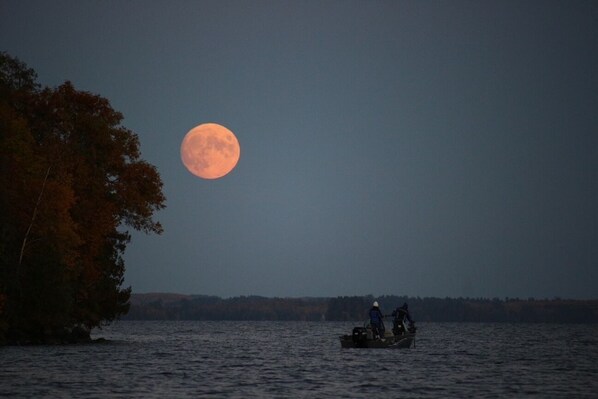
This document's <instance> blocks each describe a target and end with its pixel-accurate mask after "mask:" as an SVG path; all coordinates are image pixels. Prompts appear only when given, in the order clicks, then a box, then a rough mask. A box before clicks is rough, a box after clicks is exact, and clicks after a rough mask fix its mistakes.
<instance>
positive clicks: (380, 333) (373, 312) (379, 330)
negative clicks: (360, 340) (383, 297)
mask: <svg viewBox="0 0 598 399" xmlns="http://www.w3.org/2000/svg"><path fill="white" fill-rule="evenodd" d="M383 317H384V316H383V315H382V312H381V311H380V307H379V306H378V301H376V302H374V305H373V306H372V308H371V309H370V326H371V327H372V334H373V335H374V339H384V322H383V321H382V319H383Z"/></svg>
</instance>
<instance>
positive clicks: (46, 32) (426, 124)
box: [0, 0, 598, 298]
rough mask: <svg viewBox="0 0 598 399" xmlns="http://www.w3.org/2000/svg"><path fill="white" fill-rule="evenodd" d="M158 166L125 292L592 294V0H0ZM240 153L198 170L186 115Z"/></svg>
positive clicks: (54, 71) (596, 18) (6, 38)
mask: <svg viewBox="0 0 598 399" xmlns="http://www.w3.org/2000/svg"><path fill="white" fill-rule="evenodd" d="M0 50H4V51H7V52H8V53H9V54H11V55H13V56H16V57H18V58H20V59H21V60H22V61H24V62H26V63H27V64H28V65H29V66H30V67H32V68H33V69H35V70H36V71H37V72H38V75H39V80H40V82H41V83H43V84H46V85H50V86H55V85H58V84H60V83H62V82H63V81H65V80H70V81H72V82H73V84H74V85H75V87H77V88H78V89H81V90H87V91H91V92H94V93H97V94H100V95H102V96H104V97H106V98H108V99H109V100H110V101H111V104H112V106H113V107H114V108H115V109H116V110H118V111H121V112H122V113H123V114H124V116H125V120H124V125H125V126H126V127H128V128H130V129H131V130H133V131H135V132H136V133H137V134H138V135H139V137H140V140H141V144H142V148H141V149H142V153H143V157H144V158H145V159H146V160H147V161H149V162H150V163H152V164H154V165H155V166H156V167H157V168H158V169H159V171H160V173H161V176H162V179H163V181H164V191H165V194H166V196H167V199H168V202H167V205H168V208H167V209H166V210H164V211H162V212H160V213H159V214H158V215H157V219H158V220H160V221H161V222H162V223H163V225H164V227H165V230H166V231H165V233H164V234H163V235H162V236H149V237H148V236H144V235H143V234H137V233H136V234H134V236H133V241H132V243H131V244H130V245H129V248H128V249H127V254H126V262H127V263H126V264H127V271H126V284H127V285H132V287H133V290H134V291H135V292H149V291H170V292H180V293H193V294H215V295H220V296H237V295H250V294H256V295H264V296H336V295H361V294H373V295H381V294H397V295H412V296H418V295H419V296H475V297H477V296H484V297H494V296H498V297H505V296H509V297H516V296H518V297H523V298H527V297H529V296H534V297H542V298H543V297H554V296H561V297H567V298H598V283H597V282H598V206H597V205H598V3H597V2H595V1H560V2H551V1H344V0H343V1H299V0H297V1H220V0H219V1H213V2H212V1H210V2H208V1H52V2H48V1H22V0H19V1H16V0H15V1H12V0H11V1H7V0H3V1H2V2H1V3H0ZM204 122H216V123H220V124H223V125H225V126H226V127H228V128H229V129H231V130H232V131H233V132H235V134H236V135H237V137H238V139H239V142H240V144H241V159H240V161H239V164H238V165H237V168H236V169H235V170H234V171H233V172H232V173H231V174H229V175H227V176H226V177H224V178H222V179H219V180H215V181H209V180H201V179H198V178H196V177H194V176H193V175H191V174H190V173H189V172H187V170H186V169H185V168H184V166H183V165H182V163H181V160H180V156H179V147H180V143H181V140H182V139H183V137H184V135H185V134H186V133H187V131H188V130H190V129H191V128H192V127H194V126H195V125H197V124H200V123H204Z"/></svg>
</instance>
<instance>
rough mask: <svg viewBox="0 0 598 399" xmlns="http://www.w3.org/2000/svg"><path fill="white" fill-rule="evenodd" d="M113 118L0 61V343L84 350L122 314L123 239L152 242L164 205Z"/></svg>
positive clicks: (93, 102) (135, 144) (131, 138)
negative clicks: (142, 237) (134, 234)
mask: <svg viewBox="0 0 598 399" xmlns="http://www.w3.org/2000/svg"><path fill="white" fill-rule="evenodd" d="M122 120H123V115H122V114H121V113H119V112H117V111H115V110H114V109H112V107H111V106H110V103H109V101H108V100H107V99H105V98H102V97H100V96H99V95H95V94H92V93H89V92H85V91H80V90H77V89H75V87H74V86H73V85H72V84H71V83H70V82H68V81H67V82H65V83H63V84H62V85H60V86H58V87H56V88H49V87H42V86H41V85H40V84H39V83H38V82H37V74H36V72H35V71H34V70H33V69H30V68H28V67H27V65H26V64H25V63H23V62H21V61H20V60H18V59H17V58H14V57H11V56H10V55H8V54H6V53H0V179H1V180H0V187H1V191H0V342H7V343H21V344H23V343H60V342H75V341H81V340H88V339H89V332H90V331H91V329H92V328H94V327H97V326H100V325H102V324H103V323H107V322H110V321H112V320H114V319H116V318H118V317H119V316H120V315H122V314H124V313H126V312H127V310H128V307H129V302H128V301H129V296H130V293H131V289H130V288H125V287H123V275H124V270H125V265H124V261H123V258H122V255H123V253H124V251H125V248H126V246H127V244H128V243H129V241H130V234H129V232H128V230H127V229H128V228H132V229H135V230H141V231H144V232H146V233H158V234H160V233H161V232H162V227H161V225H160V224H159V223H158V222H156V221H154V220H153V219H152V216H153V214H154V213H155V212H156V211H158V210H160V209H162V208H164V206H165V197H164V195H163V193H162V181H161V179H160V175H159V173H158V171H157V169H156V168H155V167H154V166H153V165H150V164H149V163H147V162H145V161H144V160H142V159H141V158H140V150H139V138H138V136H137V135H136V134H135V133H134V132H132V131H130V130H128V129H126V128H125V127H123V126H122V125H121V122H122Z"/></svg>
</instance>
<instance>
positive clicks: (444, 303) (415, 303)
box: [123, 293, 598, 323]
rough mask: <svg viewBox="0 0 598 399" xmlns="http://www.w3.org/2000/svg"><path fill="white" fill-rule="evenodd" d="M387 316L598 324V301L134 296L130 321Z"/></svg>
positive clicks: (284, 319)
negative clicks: (376, 312) (376, 309)
mask: <svg viewBox="0 0 598 399" xmlns="http://www.w3.org/2000/svg"><path fill="white" fill-rule="evenodd" d="M374 300H376V301H378V302H379V303H380V307H381V309H382V311H383V313H384V314H385V315H389V314H390V313H391V312H392V311H393V310H394V309H395V308H397V307H399V306H401V305H402V304H403V303H408V304H409V309H410V312H411V315H412V316H413V318H414V319H415V320H418V321H426V322H427V321H429V322H529V323H598V300H570V299H560V298H553V299H534V298H528V299H519V298H505V299H499V298H493V299H486V298H448V297H447V298H434V297H425V298H420V297H408V296H397V295H382V296H379V297H374V296H372V295H365V296H339V297H333V298H267V297H261V296H239V297H233V298H220V297H217V296H208V295H180V294H161V293H148V294H133V295H132V297H131V308H130V311H129V313H128V314H127V315H126V316H124V317H123V318H124V319H128V320H280V321H290V320H294V321H354V322H359V321H364V320H366V319H367V318H368V315H367V313H368V310H369V309H370V307H371V306H372V303H373V301H374Z"/></svg>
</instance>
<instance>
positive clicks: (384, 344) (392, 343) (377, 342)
mask: <svg viewBox="0 0 598 399" xmlns="http://www.w3.org/2000/svg"><path fill="white" fill-rule="evenodd" d="M339 339H340V341H341V347H343V348H393V349H399V348H410V347H411V346H412V345H414V343H415V333H405V334H401V335H390V336H386V337H385V339H384V340H381V339H371V338H369V337H368V338H367V339H365V340H355V339H353V336H351V335H341V336H340V337H339Z"/></svg>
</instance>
